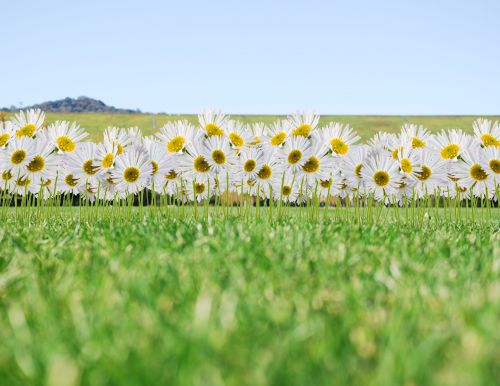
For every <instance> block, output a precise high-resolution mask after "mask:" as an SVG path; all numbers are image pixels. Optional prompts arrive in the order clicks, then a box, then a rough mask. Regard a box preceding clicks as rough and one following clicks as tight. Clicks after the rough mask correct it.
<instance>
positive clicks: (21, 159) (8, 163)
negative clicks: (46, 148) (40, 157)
mask: <svg viewBox="0 0 500 386" xmlns="http://www.w3.org/2000/svg"><path fill="white" fill-rule="evenodd" d="M34 157H35V140H34V139H32V138H30V137H25V136H21V137H16V138H13V139H12V140H11V141H10V142H9V143H8V145H7V147H6V148H4V149H1V150H0V170H10V172H11V173H12V175H13V176H14V177H15V178H19V177H21V176H24V174H25V173H26V172H27V170H26V166H28V164H29V163H30V162H31V161H32V160H33V158H34Z"/></svg>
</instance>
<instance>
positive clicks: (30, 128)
mask: <svg viewBox="0 0 500 386" xmlns="http://www.w3.org/2000/svg"><path fill="white" fill-rule="evenodd" d="M35 131H36V127H35V125H32V124H27V125H25V126H23V127H21V128H20V129H19V130H17V131H16V136H17V137H33V134H35Z"/></svg>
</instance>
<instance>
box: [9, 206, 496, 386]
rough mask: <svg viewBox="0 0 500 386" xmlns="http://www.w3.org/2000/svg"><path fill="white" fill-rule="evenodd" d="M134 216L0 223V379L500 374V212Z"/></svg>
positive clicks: (356, 379) (279, 381)
mask: <svg viewBox="0 0 500 386" xmlns="http://www.w3.org/2000/svg"><path fill="white" fill-rule="evenodd" d="M134 213H136V214H134V215H133V216H132V217H131V218H130V219H129V220H124V219H121V220H120V221H115V222H110V221H109V219H108V220H104V219H102V218H101V219H100V220H94V221H93V222H91V223H90V224H89V223H86V222H82V221H78V220H77V219H76V218H75V217H74V216H69V217H68V218H67V219H66V220H63V219H56V218H54V217H48V218H47V219H46V220H33V221H32V223H31V224H30V225H28V224H27V223H26V222H25V221H18V222H15V221H14V220H13V217H12V216H10V215H9V216H7V219H6V220H4V221H2V226H1V228H0V251H1V253H0V342H1V344H0V384H2V385H9V386H15V385H77V384H81V385H131V386H132V385H133V386H137V385H167V384H168V385H173V384H178V385H223V384H225V385H238V386H239V385H332V384H335V385H383V386H390V385H453V386H457V385H494V384H497V382H498V379H500V365H499V363H500V330H499V329H498V326H499V325H500V284H499V283H500V233H499V232H498V229H499V225H500V222H499V221H498V217H496V218H494V219H493V220H492V221H490V222H486V223H484V224H482V225H471V224H469V225H464V224H462V225H454V224H453V222H452V221H448V222H445V223H441V224H435V223H424V224H423V225H421V226H420V225H419V226H411V225H406V224H403V223H400V222H393V221H385V222H381V223H378V224H372V225H368V224H366V225H356V224H354V223H348V222H345V221H344V222H342V221H340V222H339V221H335V220H334V218H333V217H329V218H327V219H323V220H322V221H320V222H314V221H313V222H301V221H299V220H298V219H297V218H296V217H292V218H288V219H285V220H282V221H278V222H273V223H269V222H268V221H254V220H252V221H246V220H242V219H239V220H236V219H232V218H229V219H223V218H221V216H220V215H215V213H214V218H213V219H212V220H211V221H210V222H208V223H207V222H203V221H201V220H199V221H195V220H194V219H193V218H192V217H191V216H187V217H186V218H185V219H176V220H174V219H169V220H165V219H164V220H163V221H159V220H158V219H156V220H153V218H152V217H148V216H145V217H140V216H138V215H137V212H134ZM496 214H498V213H496ZM263 218H264V219H265V218H266V216H263ZM57 381H59V383H58V382H57ZM61 381H62V382H61Z"/></svg>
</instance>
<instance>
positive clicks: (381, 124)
mask: <svg viewBox="0 0 500 386" xmlns="http://www.w3.org/2000/svg"><path fill="white" fill-rule="evenodd" d="M11 115H12V114H7V118H8V117H10V116H11ZM232 117H233V118H234V119H239V120H242V121H244V122H266V123H269V122H273V121H274V120H276V119H278V118H285V116H271V115H232ZM477 118H478V117H476V116H361V115H351V116H349V115H340V116H334V115H324V116H322V117H321V121H320V124H321V125H324V124H327V123H328V122H331V121H335V122H342V123H349V124H350V125H351V126H352V127H353V128H354V129H355V130H356V131H357V132H358V134H359V135H361V136H362V137H363V138H364V139H367V138H370V137H371V136H372V135H373V134H375V133H376V132H378V131H387V132H398V131H399V130H400V129H401V125H402V124H403V123H406V122H409V123H418V124H422V125H424V126H425V127H427V128H428V129H430V130H432V131H438V130H440V129H451V128H460V129H462V130H464V131H467V132H472V122H474V120H475V119H477ZM488 118H489V119H491V120H493V121H496V120H500V115H497V116H490V117H488ZM154 119H155V127H156V130H158V129H159V128H160V127H161V126H163V125H164V124H165V123H166V122H168V121H171V120H177V119H187V120H189V121H190V122H192V123H196V122H197V116H196V115H156V116H155V118H154ZM56 120H69V121H77V122H79V123H80V125H81V126H82V127H84V128H85V129H87V131H88V132H89V133H90V134H91V139H93V140H95V141H99V140H101V139H102V131H103V130H104V129H105V128H106V127H107V126H117V127H130V126H138V127H140V128H141V129H142V130H143V132H144V134H146V135H148V134H152V133H154V132H155V130H154V129H153V116H152V115H149V114H99V113H81V114H77V113H75V114H59V113H48V114H47V118H46V122H47V123H49V124H50V123H52V122H54V121H56Z"/></svg>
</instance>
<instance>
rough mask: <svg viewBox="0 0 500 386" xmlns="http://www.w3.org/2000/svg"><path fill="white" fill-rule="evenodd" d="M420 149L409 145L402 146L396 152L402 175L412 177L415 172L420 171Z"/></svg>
mask: <svg viewBox="0 0 500 386" xmlns="http://www.w3.org/2000/svg"><path fill="white" fill-rule="evenodd" d="M420 152H421V150H415V149H414V148H413V147H411V146H402V147H401V148H399V150H398V153H397V157H396V158H397V162H398V163H399V169H400V172H401V174H402V175H404V176H405V177H409V178H414V177H415V173H419V172H421V168H420V166H419V161H420V156H419V154H420Z"/></svg>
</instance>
